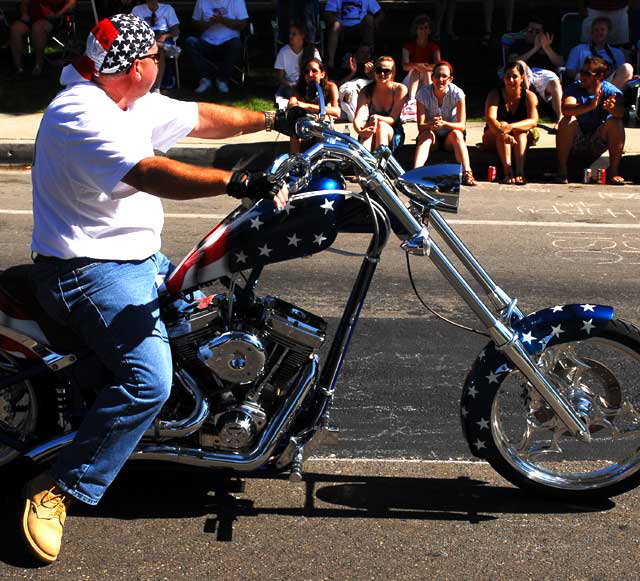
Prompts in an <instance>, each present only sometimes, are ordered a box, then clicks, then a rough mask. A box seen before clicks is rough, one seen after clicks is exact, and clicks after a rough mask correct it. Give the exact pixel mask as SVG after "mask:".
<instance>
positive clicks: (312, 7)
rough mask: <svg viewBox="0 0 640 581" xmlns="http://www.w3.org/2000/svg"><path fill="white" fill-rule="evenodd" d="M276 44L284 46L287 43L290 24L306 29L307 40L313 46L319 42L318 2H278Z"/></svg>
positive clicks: (285, 0)
mask: <svg viewBox="0 0 640 581" xmlns="http://www.w3.org/2000/svg"><path fill="white" fill-rule="evenodd" d="M276 13H277V15H278V42H279V43H280V46H284V45H285V44H287V43H288V42H289V28H290V26H291V25H292V24H294V23H295V24H303V25H304V26H305V28H306V29H307V40H308V41H309V42H310V43H312V44H315V43H317V42H319V41H320V38H319V36H318V35H319V32H320V31H319V30H317V25H318V20H319V18H320V0H278V3H277V6H276Z"/></svg>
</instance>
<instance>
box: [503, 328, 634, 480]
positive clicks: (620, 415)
mask: <svg viewBox="0 0 640 581" xmlns="http://www.w3.org/2000/svg"><path fill="white" fill-rule="evenodd" d="M639 363H640V356H639V355H638V353H636V352H635V351H633V350H631V349H628V348H626V347H624V346H623V345H621V344H619V343H617V342H615V341H611V340H609V339H605V338H602V337H594V338H590V339H587V340H584V341H580V342H569V343H566V344H561V345H557V346H554V347H551V348H549V349H547V350H545V351H544V352H543V353H542V354H541V355H540V356H539V361H538V364H539V365H540V367H541V368H543V369H544V370H545V372H546V373H547V374H548V375H549V376H550V377H551V378H552V379H553V381H554V383H556V385H558V386H559V388H560V391H561V392H562V393H563V394H564V395H565V397H567V398H568V399H569V400H570V401H571V402H572V404H573V407H574V409H575V410H576V411H577V412H578V413H579V414H580V415H581V416H582V417H583V418H584V419H585V420H586V421H587V423H588V425H589V431H590V433H591V436H592V443H590V444H585V443H583V442H579V441H578V440H577V439H576V438H574V437H573V436H571V434H569V432H568V431H567V429H566V427H565V426H564V425H563V424H562V423H561V422H560V421H559V420H558V418H557V416H555V414H554V413H553V412H552V411H551V409H550V408H549V406H548V404H547V403H546V402H545V401H544V400H543V399H542V398H541V397H540V396H539V395H538V394H537V392H535V391H534V390H533V388H532V386H531V385H530V384H529V383H528V382H527V381H526V379H524V378H523V376H522V375H521V373H520V372H519V371H518V370H514V371H511V372H509V373H508V374H506V375H505V378H504V380H503V381H502V383H501V385H500V388H499V389H498V392H497V394H496V397H495V398H494V400H493V405H492V410H491V430H492V434H493V437H494V441H495V444H496V446H497V448H498V450H499V451H500V454H501V456H502V457H503V458H504V459H505V460H506V462H507V463H508V464H509V465H510V466H511V467H512V468H514V469H515V470H517V471H518V472H520V473H521V474H522V475H523V476H525V477H526V478H527V479H529V480H532V481H534V482H537V483H539V484H542V485H545V486H549V487H552V488H558V489H563V490H573V491H580V490H583V491H588V490H597V489H600V488H603V487H605V486H610V485H613V484H616V483H617V482H620V481H622V480H624V479H626V478H628V477H629V476H630V475H632V474H634V473H635V472H637V471H638V470H639V469H640V365H639Z"/></svg>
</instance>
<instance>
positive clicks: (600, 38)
mask: <svg viewBox="0 0 640 581" xmlns="http://www.w3.org/2000/svg"><path fill="white" fill-rule="evenodd" d="M610 31H611V21H610V20H609V19H608V18H606V17H602V16H601V17H598V18H595V19H594V20H593V22H592V24H591V42H589V43H583V44H578V45H576V46H574V47H573V48H572V49H571V52H570V53H569V57H568V58H567V71H566V72H567V77H568V78H569V79H571V80H574V79H575V78H576V73H577V72H578V71H579V70H580V69H581V67H582V65H583V63H584V62H585V59H586V58H587V57H594V56H599V57H600V58H602V59H603V60H604V62H605V63H606V65H607V74H606V75H605V77H606V80H607V81H609V82H610V83H612V84H613V85H615V86H616V87H617V88H618V89H620V90H621V91H623V90H624V87H625V85H626V84H627V83H628V82H629V81H630V80H631V78H632V77H633V67H632V66H631V65H630V64H629V63H627V62H625V58H624V53H623V52H622V51H621V50H620V49H619V48H615V47H613V46H611V45H610V44H609V42H608V38H609V33H610Z"/></svg>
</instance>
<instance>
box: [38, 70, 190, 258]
mask: <svg viewBox="0 0 640 581" xmlns="http://www.w3.org/2000/svg"><path fill="white" fill-rule="evenodd" d="M70 80H71V83H70V84H69V85H68V86H67V87H66V88H65V89H64V90H63V91H61V92H60V93H58V95H57V96H56V97H55V98H54V100H53V101H52V102H51V104H50V105H49V107H47V109H46V111H45V112H44V115H43V118H42V122H41V123H40V129H39V130H38V136H37V138H36V150H35V162H34V165H33V170H32V173H31V179H32V183H33V219H34V228H33V235H32V241H31V249H32V250H33V251H34V252H37V253H39V254H44V255H46V256H55V257H58V258H73V257H77V256H83V257H84V256H86V257H89V258H100V259H110V260H142V259H145V258H148V257H149V256H151V255H152V254H153V253H155V252H157V251H158V250H159V249H160V233H161V231H162V225H163V222H164V215H163V211H162V202H161V201H160V198H158V197H157V196H152V195H151V194H147V193H145V192H141V191H138V190H136V189H134V188H133V187H131V186H128V185H127V184H124V183H122V182H121V181H120V180H121V179H122V178H123V177H124V176H125V175H126V174H127V173H128V172H129V170H131V169H132V168H133V167H134V166H135V165H136V164H137V163H138V162H139V161H140V160H142V159H144V158H145V157H150V156H153V155H154V149H157V150H160V151H163V152H164V151H166V150H168V149H169V148H170V147H171V146H172V145H174V144H175V143H176V142H177V141H179V140H180V139H182V138H183V137H185V136H186V135H188V134H189V133H190V132H191V131H192V130H193V128H194V127H195V126H196V124H197V122H198V106H197V104H196V103H191V102H183V101H176V100H173V99H169V98H168V97H165V96H163V95H160V94H159V93H149V94H147V95H145V96H144V97H141V98H140V99H138V100H137V101H136V102H135V103H133V104H132V105H131V107H129V108H128V109H127V110H125V111H123V110H122V109H120V108H119V107H118V106H117V105H116V104H115V102H114V101H113V100H111V99H110V98H109V97H108V96H107V94H106V93H105V92H104V91H103V90H102V89H101V88H100V87H98V86H97V85H96V84H95V83H93V82H90V81H85V80H84V79H82V77H80V75H78V74H77V73H76V72H75V69H73V67H72V66H71V65H69V66H68V67H66V68H65V69H64V70H63V74H62V78H61V82H62V83H63V84H65V81H67V82H68V81H70Z"/></svg>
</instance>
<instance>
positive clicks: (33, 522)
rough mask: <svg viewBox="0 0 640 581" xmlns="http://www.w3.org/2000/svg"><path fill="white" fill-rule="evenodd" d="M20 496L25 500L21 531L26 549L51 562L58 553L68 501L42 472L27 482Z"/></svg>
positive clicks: (64, 494)
mask: <svg viewBox="0 0 640 581" xmlns="http://www.w3.org/2000/svg"><path fill="white" fill-rule="evenodd" d="M22 495H23V498H24V501H25V504H24V513H23V515H22V532H23V534H24V537H25V539H26V541H27V546H28V547H29V550H30V551H31V552H32V553H33V554H34V555H35V556H36V557H37V558H38V559H40V560H41V561H44V562H45V563H53V561H55V560H56V559H57V558H58V553H59V552H60V544H61V542H62V529H63V527H64V521H65V519H66V518H67V508H68V507H69V505H70V504H71V498H70V497H69V496H68V495H66V493H64V492H63V491H62V490H61V489H60V488H58V487H57V486H56V485H55V484H54V483H53V480H52V479H51V477H50V476H49V475H48V474H46V473H44V474H41V475H39V476H36V477H35V478H34V479H33V480H31V481H29V482H27V484H25V487H24V489H23V491H22Z"/></svg>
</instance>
